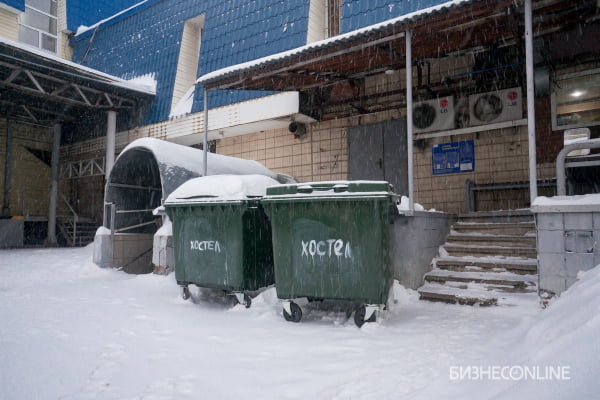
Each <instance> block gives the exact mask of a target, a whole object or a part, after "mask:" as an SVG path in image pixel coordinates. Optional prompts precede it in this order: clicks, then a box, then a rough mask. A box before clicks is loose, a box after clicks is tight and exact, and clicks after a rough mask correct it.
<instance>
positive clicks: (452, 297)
mask: <svg viewBox="0 0 600 400" xmlns="http://www.w3.org/2000/svg"><path fill="white" fill-rule="evenodd" d="M418 292H419V298H420V299H421V300H429V301H443V302H446V303H454V304H456V303H458V304H464V305H474V304H479V305H482V306H491V305H496V304H497V303H498V296H495V294H496V293H493V292H489V291H483V290H473V291H466V290H464V289H460V288H454V287H451V286H446V285H440V284H436V283H426V284H425V285H423V286H421V287H420V288H419V289H418Z"/></svg>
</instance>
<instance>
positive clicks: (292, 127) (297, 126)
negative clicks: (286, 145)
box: [288, 121, 306, 139]
mask: <svg viewBox="0 0 600 400" xmlns="http://www.w3.org/2000/svg"><path fill="white" fill-rule="evenodd" d="M288 131H290V132H291V133H293V134H294V136H295V137H296V138H297V139H300V138H302V137H304V136H305V135H306V125H304V124H302V123H300V122H295V121H292V122H291V123H290V124H289V125H288Z"/></svg>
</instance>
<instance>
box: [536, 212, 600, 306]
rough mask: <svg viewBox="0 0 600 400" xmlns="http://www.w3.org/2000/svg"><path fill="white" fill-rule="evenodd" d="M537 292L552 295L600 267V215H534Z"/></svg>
mask: <svg viewBox="0 0 600 400" xmlns="http://www.w3.org/2000/svg"><path fill="white" fill-rule="evenodd" d="M536 227H537V247H538V270H539V271H538V272H539V285H538V286H539V289H540V290H541V291H547V292H551V293H554V294H560V293H562V292H563V291H565V290H566V289H567V288H569V286H571V285H572V284H573V283H575V281H576V280H577V274H578V273H579V271H587V270H589V269H591V268H594V267H595V266H596V265H598V264H600V212H598V211H589V212H569V211H563V212H538V213H536Z"/></svg>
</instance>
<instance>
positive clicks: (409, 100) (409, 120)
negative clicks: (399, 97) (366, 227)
mask: <svg viewBox="0 0 600 400" xmlns="http://www.w3.org/2000/svg"><path fill="white" fill-rule="evenodd" d="M405 42H406V143H407V146H406V147H407V157H408V172H407V173H408V211H409V213H410V214H412V213H413V211H414V209H415V198H414V176H413V174H414V173H413V114H412V109H413V93H412V32H411V31H410V30H407V31H406V35H405Z"/></svg>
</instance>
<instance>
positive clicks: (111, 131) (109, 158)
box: [104, 110, 117, 182]
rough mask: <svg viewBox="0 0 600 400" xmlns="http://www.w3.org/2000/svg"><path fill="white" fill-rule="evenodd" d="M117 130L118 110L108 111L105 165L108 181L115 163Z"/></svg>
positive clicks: (105, 174)
mask: <svg viewBox="0 0 600 400" xmlns="http://www.w3.org/2000/svg"><path fill="white" fill-rule="evenodd" d="M116 132H117V112H116V111H112V110H111V111H108V112H107V124H106V157H105V158H106V163H105V165H104V176H105V177H106V181H107V182H108V177H109V176H110V171H112V168H113V165H115V136H116Z"/></svg>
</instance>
